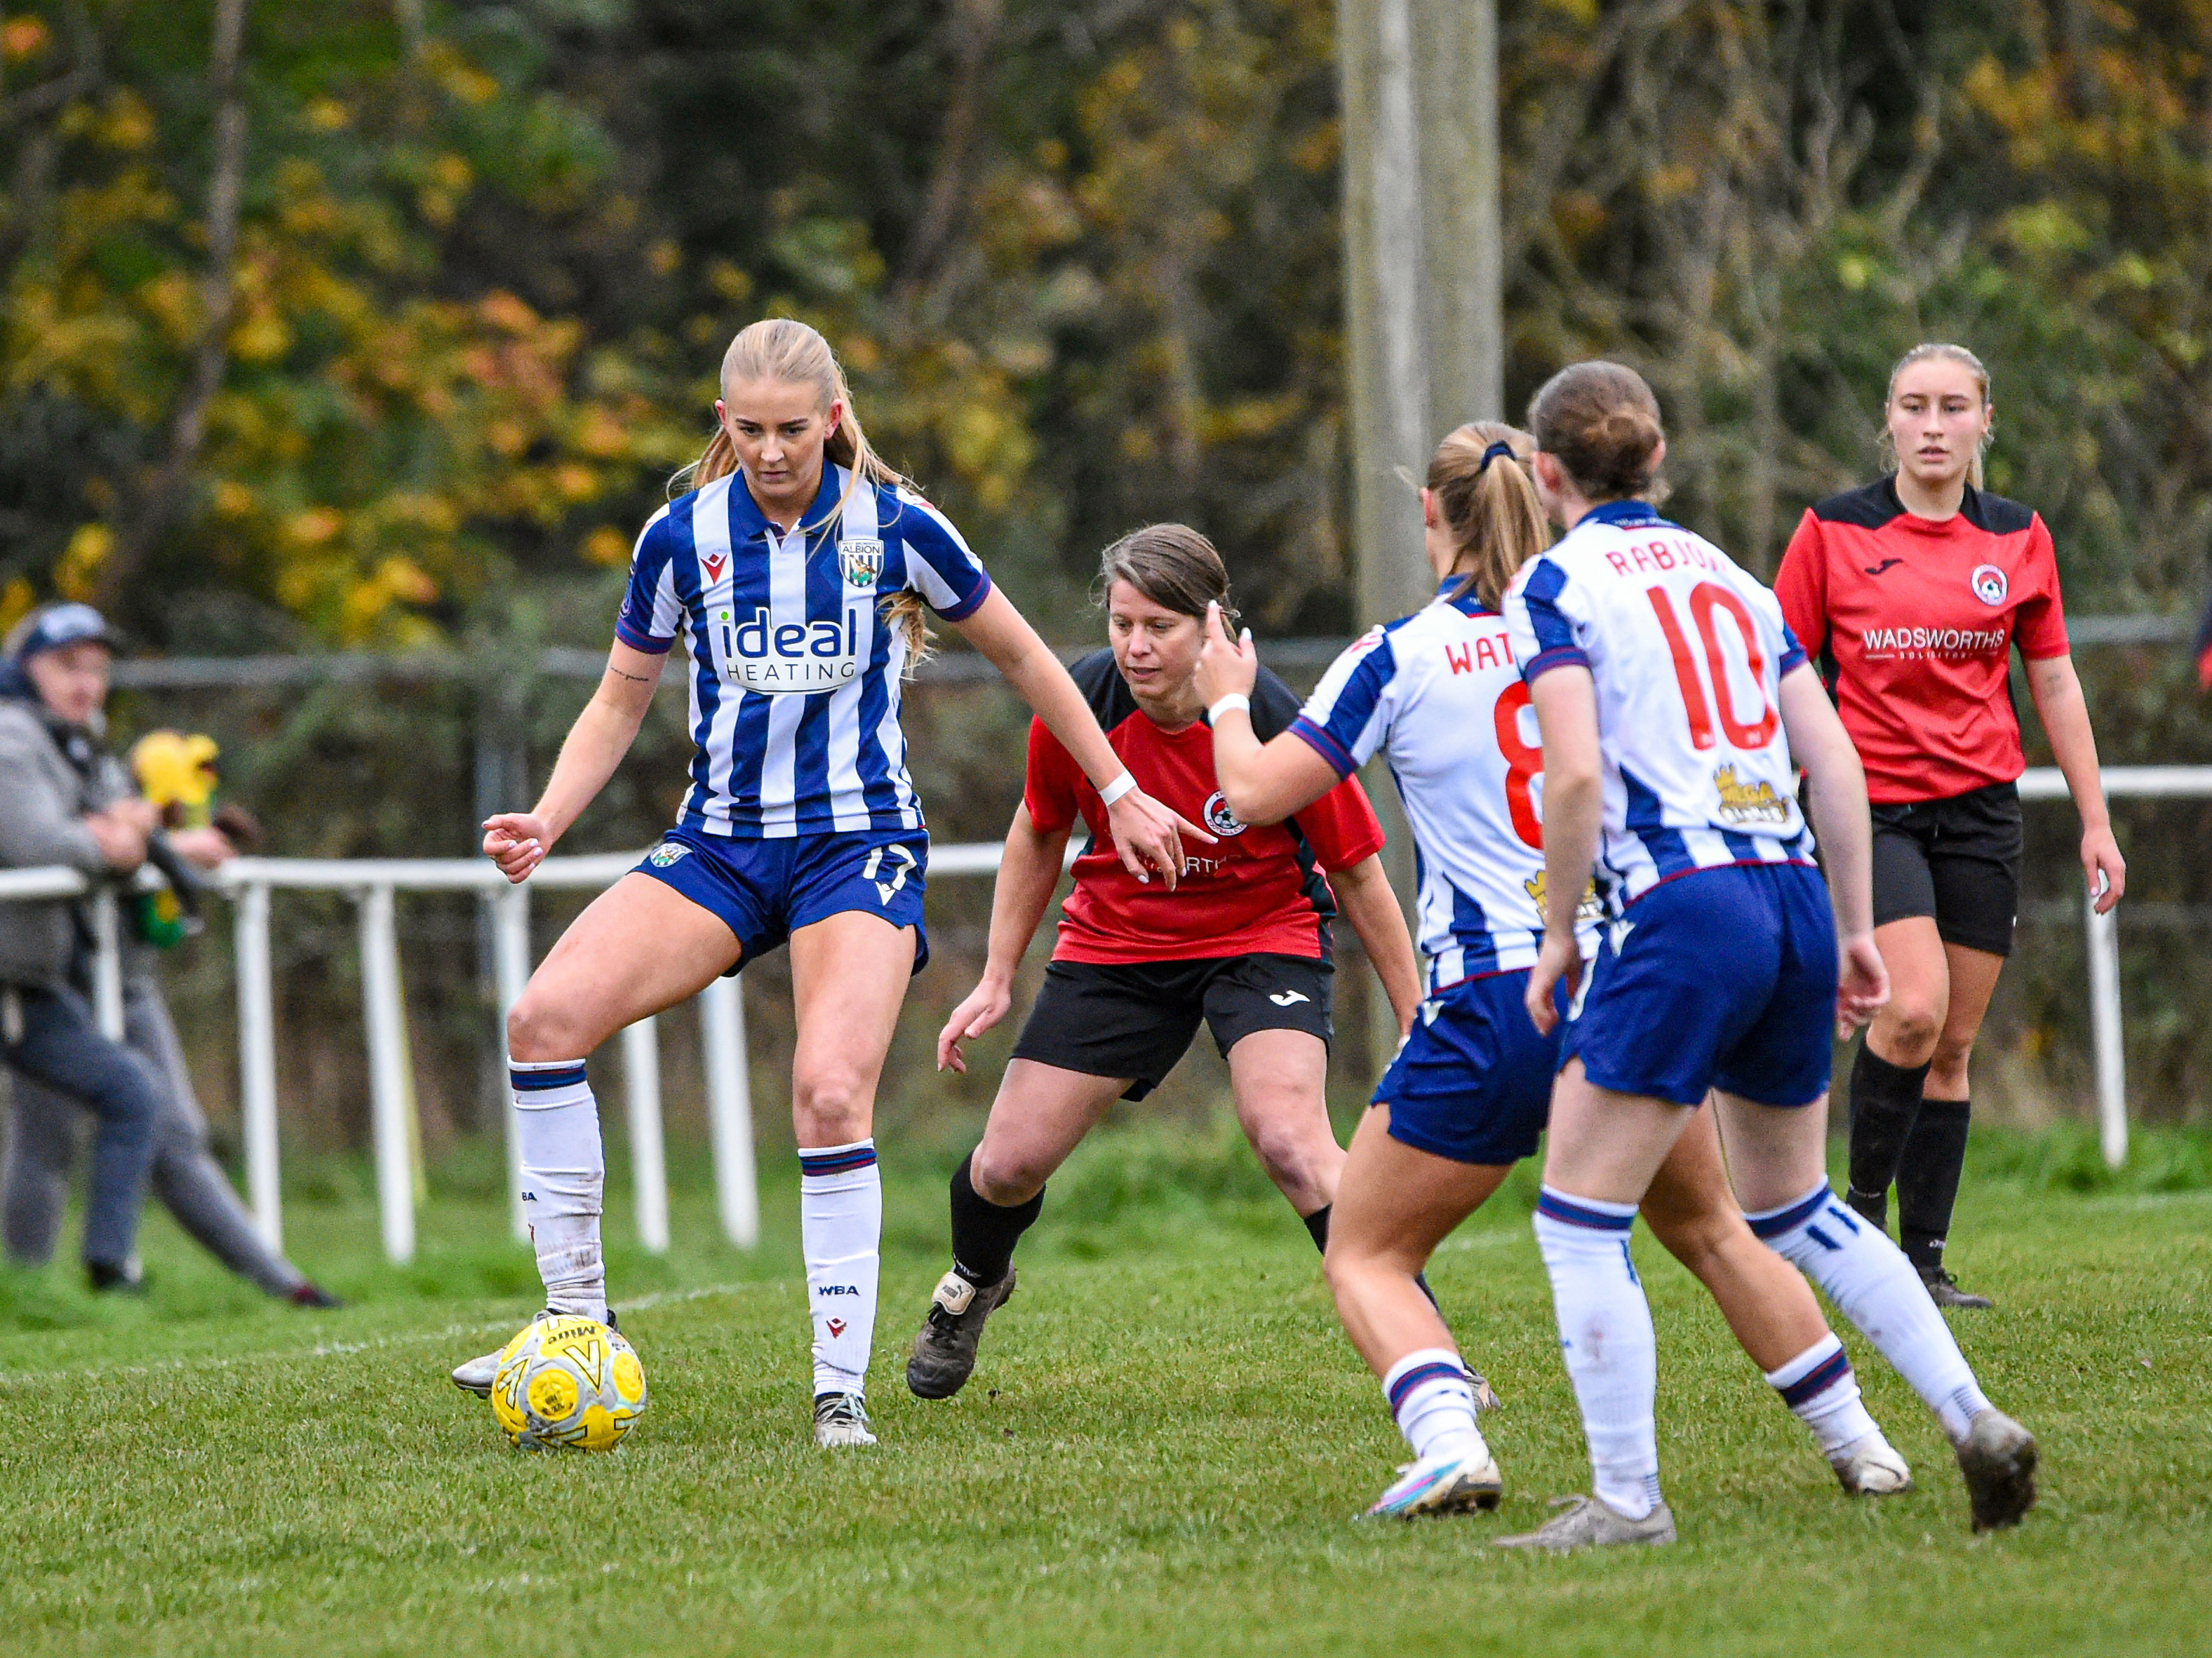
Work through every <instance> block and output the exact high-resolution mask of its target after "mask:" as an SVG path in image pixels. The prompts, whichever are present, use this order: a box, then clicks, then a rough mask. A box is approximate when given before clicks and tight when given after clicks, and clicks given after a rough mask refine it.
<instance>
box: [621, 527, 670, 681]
mask: <svg viewBox="0 0 2212 1658" xmlns="http://www.w3.org/2000/svg"><path fill="white" fill-rule="evenodd" d="M675 547H676V531H675V529H674V527H673V526H672V525H671V524H670V523H669V519H668V509H667V508H666V507H662V508H661V509H660V510H659V512H657V513H654V514H653V517H652V518H651V519H649V520H647V524H646V526H645V528H644V529H643V530H642V531H640V532H639V535H638V537H637V545H636V546H635V547H634V548H632V549H631V550H630V556H629V587H628V588H627V589H625V590H624V592H623V602H622V609H621V610H618V611H617V612H616V614H615V637H616V638H617V639H618V640H620V641H622V642H623V644H625V645H627V646H629V647H630V649H632V650H634V651H644V652H646V653H648V654H650V655H653V656H662V655H665V654H666V653H667V651H668V647H670V646H671V645H673V644H674V643H675V642H676V629H677V628H678V626H679V625H680V624H681V623H682V622H683V620H684V601H683V600H682V599H680V598H678V597H677V596H676V578H675V573H674V568H673V565H672V562H671V561H672V557H673V555H674V552H675Z"/></svg>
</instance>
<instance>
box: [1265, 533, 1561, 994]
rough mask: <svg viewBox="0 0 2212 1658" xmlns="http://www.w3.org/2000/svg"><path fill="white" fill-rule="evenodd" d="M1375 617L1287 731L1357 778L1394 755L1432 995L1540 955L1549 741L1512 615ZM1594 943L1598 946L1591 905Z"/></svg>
mask: <svg viewBox="0 0 2212 1658" xmlns="http://www.w3.org/2000/svg"><path fill="white" fill-rule="evenodd" d="M1460 583H1461V578H1460V577H1458V576H1456V575H1455V576H1452V577H1450V578H1449V579H1448V580H1446V581H1445V583H1444V585H1443V588H1442V589H1440V590H1439V592H1438V595H1437V598H1436V599H1435V600H1434V601H1432V602H1431V604H1429V605H1428V606H1427V607H1426V608H1425V609H1423V610H1417V611H1415V612H1414V613H1413V615H1412V616H1406V617H1404V618H1402V619H1401V620H1400V621H1396V622H1392V623H1386V624H1384V625H1383V626H1382V627H1379V628H1374V629H1370V630H1369V631H1368V632H1367V634H1366V635H1364V637H1362V638H1361V639H1359V640H1358V641H1356V642H1355V643H1354V644H1353V645H1352V648H1351V649H1349V650H1347V651H1346V652H1345V653H1344V654H1343V655H1341V656H1340V657H1339V658H1337V659H1336V660H1335V662H1334V664H1332V665H1330V667H1329V670H1328V672H1327V673H1325V674H1323V675H1322V680H1321V683H1320V684H1318V685H1316V687H1315V688H1314V693H1313V695H1312V696H1311V697H1310V698H1309V699H1308V700H1307V702H1306V706H1305V709H1304V712H1303V713H1301V714H1299V715H1298V717H1297V720H1294V721H1292V722H1291V730H1292V731H1293V732H1297V734H1298V735H1299V736H1300V737H1302V738H1304V739H1305V740H1306V742H1307V743H1308V744H1310V745H1311V747H1312V748H1313V750H1314V751H1315V752H1316V753H1317V754H1319V755H1320V756H1321V757H1322V759H1324V760H1326V761H1328V763H1329V764H1330V765H1331V766H1333V767H1334V768H1336V771H1337V773H1338V774H1339V775H1340V776H1349V775H1350V774H1352V772H1353V771H1354V770H1356V769H1357V768H1359V767H1360V766H1363V765H1364V764H1365V763H1366V762H1368V760H1369V759H1370V758H1371V757H1372V756H1374V755H1376V753H1377V752H1380V753H1382V754H1383V755H1384V756H1387V757H1388V759H1389V764H1390V774H1391V776H1392V778H1393V779H1394V780H1395V781H1396V782H1397V785H1398V794H1399V797H1400V799H1402V800H1403V801H1404V802H1405V804H1406V817H1407V821H1408V822H1409V823H1411V824H1412V826H1413V846H1414V849H1415V852H1416V853H1417V861H1418V863H1419V885H1420V891H1419V898H1418V900H1417V902H1416V905H1415V908H1416V911H1417V916H1416V922H1417V925H1416V929H1415V930H1416V932H1417V934H1418V937H1419V942H1420V946H1421V953H1422V954H1423V955H1424V956H1425V957H1428V958H1429V992H1430V993H1431V995H1434V994H1435V993H1437V992H1438V991H1440V990H1443V988H1445V987H1447V986H1449V985H1455V984H1457V983H1458V982H1459V981H1461V980H1462V979H1474V978H1480V977H1481V976H1482V975H1486V974H1491V973H1510V972H1513V971H1516V970H1517V969H1522V968H1528V967H1533V966H1534V965H1535V961H1536V951H1537V948H1538V946H1539V945H1540V944H1542V942H1543V935H1544V904H1543V896H1542V895H1543V890H1544V829H1543V817H1542V801H1543V796H1542V790H1543V764H1544V756H1543V751H1542V750H1541V748H1540V747H1539V746H1538V744H1537V738H1536V716H1535V714H1534V711H1533V710H1532V709H1531V708H1529V706H1528V687H1527V686H1526V685H1524V684H1522V682H1521V671H1520V670H1519V668H1517V667H1516V665H1514V660H1513V650H1512V647H1511V645H1510V643H1509V641H1508V640H1507V637H1506V628H1505V619H1504V617H1503V616H1499V615H1498V613H1497V612H1496V611H1495V610H1487V609H1486V608H1484V606H1483V604H1482V601H1481V600H1480V599H1479V598H1476V597H1475V596H1474V594H1472V593H1468V594H1464V595H1462V597H1460V598H1450V599H1448V598H1444V597H1443V594H1444V593H1448V592H1450V591H1451V590H1452V589H1453V588H1455V587H1456V586H1459V585H1460ZM1586 920H1587V921H1588V922H1589V929H1588V930H1587V931H1586V932H1585V934H1584V937H1583V950H1584V953H1585V954H1589V953H1591V952H1593V951H1594V950H1595V949H1596V947H1597V935H1596V932H1595V925H1596V921H1597V912H1596V908H1595V905H1592V906H1591V907H1590V910H1589V914H1588V916H1587V918H1586Z"/></svg>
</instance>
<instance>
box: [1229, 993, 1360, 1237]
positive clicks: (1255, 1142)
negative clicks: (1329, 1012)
mask: <svg viewBox="0 0 2212 1658" xmlns="http://www.w3.org/2000/svg"><path fill="white" fill-rule="evenodd" d="M1229 1084H1230V1087H1231V1090H1232V1091H1233V1092H1234V1094H1235V1096H1236V1100H1237V1123H1238V1125H1239V1126H1240V1127H1242V1128H1243V1130H1244V1138H1245V1139H1247V1140H1249V1141H1250V1142H1251V1145H1252V1151H1253V1154H1254V1155H1255V1156H1256V1157H1258V1158H1259V1159H1260V1166H1261V1168H1262V1169H1266V1170H1267V1178H1268V1179H1269V1180H1271V1181H1273V1182H1274V1183H1275V1188H1276V1190H1278V1191H1279V1192H1280V1193H1282V1194H1283V1195H1284V1197H1285V1198H1287V1199H1289V1200H1290V1205H1291V1208H1293V1209H1295V1210H1297V1212H1298V1214H1299V1216H1300V1218H1306V1217H1310V1216H1312V1215H1314V1214H1316V1212H1320V1211H1322V1210H1325V1209H1327V1208H1328V1206H1330V1205H1331V1204H1332V1203H1334V1201H1335V1200H1336V1187H1337V1180H1338V1177H1339V1175H1340V1173H1341V1171H1342V1170H1343V1168H1344V1148H1343V1147H1342V1146H1340V1145H1338V1144H1337V1143H1336V1131H1335V1129H1334V1128H1333V1127H1330V1125H1329V1121H1328V1043H1326V1042H1322V1039H1321V1038H1320V1037H1318V1036H1316V1035H1314V1034H1313V1033H1312V1032H1311V1031H1309V1030H1255V1031H1253V1032H1252V1033H1251V1034H1250V1035H1246V1036H1243V1037H1240V1038H1238V1039H1237V1043H1236V1045H1235V1046H1234V1047H1232V1048H1231V1049H1230V1050H1229Z"/></svg>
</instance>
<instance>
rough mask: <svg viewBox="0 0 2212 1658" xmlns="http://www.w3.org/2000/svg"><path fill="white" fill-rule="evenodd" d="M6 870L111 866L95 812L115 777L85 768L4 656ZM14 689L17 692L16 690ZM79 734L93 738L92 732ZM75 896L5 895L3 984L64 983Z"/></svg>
mask: <svg viewBox="0 0 2212 1658" xmlns="http://www.w3.org/2000/svg"><path fill="white" fill-rule="evenodd" d="M0 677H4V678H5V679H6V680H7V681H8V682H9V683H0V869H36V868H40V867H41V866H43V865H50V864H66V865H69V866H70V868H72V869H76V870H81V871H82V872H84V873H85V874H87V875H89V876H93V877H95V878H96V877H98V876H100V875H101V874H103V873H105V872H106V868H107V865H106V863H105V862H104V861H103V860H102V859H101V858H100V847H99V845H98V843H97V842H95V841H94V840H93V838H92V831H91V830H90V829H87V828H85V826H84V822H83V820H84V817H85V815H86V814H87V813H88V812H91V811H97V810H98V809H99V808H100V806H101V805H106V800H105V799H102V798H101V797H103V796H106V795H109V794H112V779H111V778H110V777H109V776H108V774H107V770H106V767H105V766H103V765H100V764H98V763H93V764H89V765H88V766H87V767H86V768H85V769H83V770H80V769H79V768H78V767H77V766H76V765H75V764H73V763H72V762H71V761H70V756H69V755H68V754H67V753H66V752H64V749H63V747H62V744H63V743H64V741H66V740H69V738H70V733H68V732H66V730H58V729H57V728H56V726H55V724H54V722H53V721H52V720H50V719H49V718H48V717H47V715H46V711H45V709H44V708H42V707H41V706H40V704H39V702H38V701H37V700H36V698H35V696H33V695H26V693H27V692H28V690H29V687H28V686H27V684H24V683H22V681H21V670H19V669H17V668H16V667H15V664H13V663H12V662H0ZM10 693H13V694H12V695H11V694H10ZM79 740H82V741H85V742H89V741H90V739H89V738H80V739H79ZM76 943H77V927H76V901H75V900H72V899H68V898H40V899H33V900H18V899H6V900H0V983H12V984H31V985H49V986H51V985H59V984H63V983H65V982H66V981H68V978H69V976H70V963H71V961H72V959H73V957H75V955H76Z"/></svg>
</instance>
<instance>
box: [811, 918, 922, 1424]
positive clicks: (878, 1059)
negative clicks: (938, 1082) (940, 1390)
mask: <svg viewBox="0 0 2212 1658" xmlns="http://www.w3.org/2000/svg"><path fill="white" fill-rule="evenodd" d="M914 954H915V930H914V929H913V928H912V927H910V926H906V927H895V926H892V925H891V924H890V922H889V921H887V920H884V918H883V917H881V916H879V915H873V914H869V913H868V912H866V910H846V911H843V912H842V913H840V914H835V915H831V916H828V917H826V918H824V919H823V920H820V921H817V922H814V923H812V924H811V925H810V926H803V927H801V928H799V930H798V931H797V932H793V934H792V935H791V997H792V1008H793V1013H794V1014H795V1015H796V1016H797V1020H798V1027H799V1035H798V1042H797V1043H796V1045H795V1047H794V1048H793V1051H792V1059H791V1121H792V1128H793V1133H794V1134H795V1135H796V1137H797V1139H798V1142H799V1171H800V1173H799V1233H800V1243H801V1248H802V1249H803V1251H804V1253H805V1260H806V1296H807V1303H808V1308H809V1311H810V1312H811V1315H812V1318H813V1325H814V1442H815V1443H816V1444H817V1445H823V1446H851V1445H872V1444H874V1443H875V1436H874V1435H873V1434H872V1432H870V1431H869V1426H868V1413H867V1408H866V1394H867V1370H868V1355H869V1351H870V1348H871V1346H872V1344H873V1341H874V1339H875V1328H876V1292H877V1287H878V1278H879V1276H880V1272H881V1265H882V1247H883V1230H884V1189H883V1177H882V1173H881V1171H880V1170H879V1169H878V1168H877V1166H876V1143H875V1109H876V1085H877V1084H878V1081H879V1080H880V1079H881V1078H882V1076H883V1069H884V1056H885V1055H886V1054H889V1053H890V1042H891V1032H892V1029H893V1028H894V1027H895V1026H896V1024H897V1023H898V1014H899V1007H900V1005H901V1004H902V1003H903V1002H904V1001H905V999H906V988H907V982H908V979H910V978H911V977H912V976H913V969H914Z"/></svg>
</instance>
